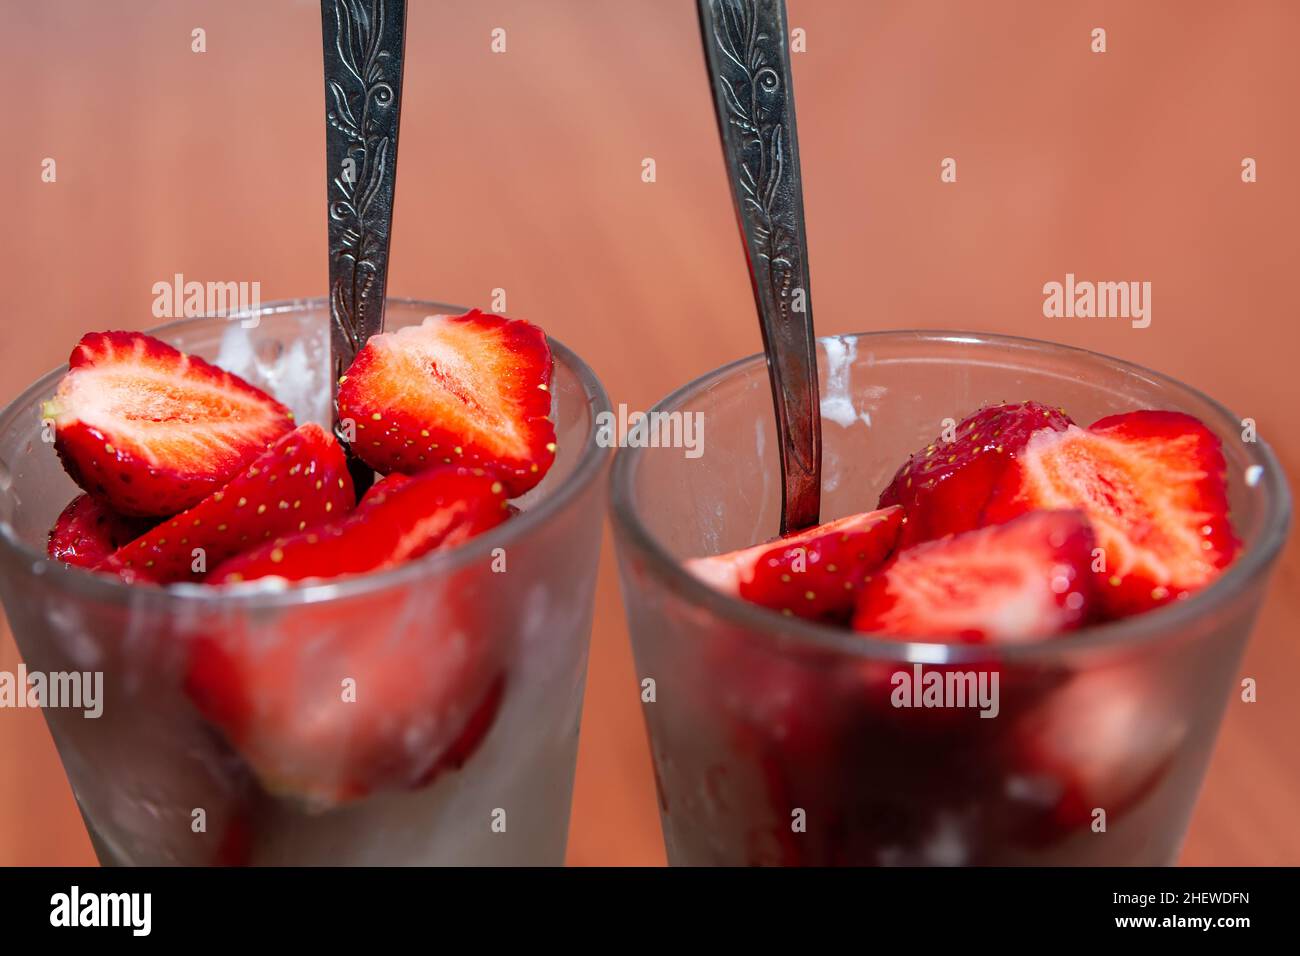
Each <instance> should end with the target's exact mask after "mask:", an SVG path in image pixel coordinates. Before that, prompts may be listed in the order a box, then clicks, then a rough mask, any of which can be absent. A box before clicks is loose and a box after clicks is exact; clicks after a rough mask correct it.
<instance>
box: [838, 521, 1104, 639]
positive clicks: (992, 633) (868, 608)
mask: <svg viewBox="0 0 1300 956" xmlns="http://www.w3.org/2000/svg"><path fill="white" fill-rule="evenodd" d="M1092 545H1093V537H1092V532H1091V530H1090V529H1089V528H1088V524H1087V522H1086V521H1085V520H1084V519H1083V516H1082V515H1080V514H1078V513H1076V512H1068V511H1049V512H1038V513H1035V514H1031V515H1026V516H1025V517H1023V518H1021V519H1020V520H1019V521H1014V522H1012V523H1010V524H1007V525H1000V526H998V527H993V528H982V529H980V530H977V531H967V532H965V533H964V534H959V535H956V536H954V537H950V538H942V539H940V540H938V541H930V542H927V543H925V544H919V545H916V546H915V547H912V548H908V549H907V550H905V551H901V552H899V554H898V556H897V557H896V558H895V559H894V560H893V561H891V562H890V563H889V564H888V565H886V566H885V567H884V568H883V569H882V570H881V571H879V572H878V573H876V574H873V575H871V576H870V577H868V579H867V580H866V582H865V584H864V586H863V591H862V596H861V598H860V599H859V601H858V609H857V613H856V614H855V615H854V617H853V627H854V628H855V629H856V630H859V631H870V632H880V633H881V634H882V635H884V636H898V637H912V636H916V637H930V636H934V637H953V638H958V639H960V640H962V641H966V642H970V643H984V642H986V641H992V642H994V643H1020V642H1025V641H1032V640H1037V639H1040V638H1044V637H1048V636H1050V635H1052V634H1056V633H1058V632H1059V631H1065V630H1069V629H1071V628H1074V627H1078V626H1079V625H1080V624H1081V623H1082V622H1083V621H1084V619H1085V617H1086V615H1087V612H1088V604H1089V600H1090V598H1091V589H1092V576H1091V574H1090V572H1089V561H1090V560H1091V557H1092Z"/></svg>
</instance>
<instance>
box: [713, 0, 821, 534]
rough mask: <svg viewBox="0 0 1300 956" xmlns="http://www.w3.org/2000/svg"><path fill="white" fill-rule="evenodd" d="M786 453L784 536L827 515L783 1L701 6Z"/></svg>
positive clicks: (735, 0)
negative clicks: (823, 501)
mask: <svg viewBox="0 0 1300 956" xmlns="http://www.w3.org/2000/svg"><path fill="white" fill-rule="evenodd" d="M698 3H699V11H700V33H701V36H702V37H703V40H704V52H705V59H706V61H707V63H708V69H709V80H710V83H711V85H712V87H713V105H714V107H715V108H716V110H717V115H718V128H719V130H720V132H721V135H722V152H723V156H724V158H725V160H726V164H727V175H728V177H729V178H730V180H731V190H732V195H733V198H734V199H735V203H736V215H737V218H738V219H739V220H740V229H741V233H742V235H743V238H744V241H745V251H746V253H747V258H748V261H749V275H750V279H751V281H752V282H753V286H754V302H755V303H756V305H757V306H758V318H759V324H760V325H761V326H762V329H763V347H764V349H765V350H766V353H767V368H768V374H769V376H770V378H771V382H772V398H773V401H774V403H775V405H776V425H777V439H778V441H779V443H780V449H781V486H782V492H783V497H782V501H781V533H782V534H786V533H788V532H790V531H797V530H799V529H801V528H806V527H809V526H811V525H815V524H817V521H818V515H819V513H820V511H821V457H822V453H821V403H820V399H819V393H818V383H817V352H816V346H815V341H814V336H813V314H812V301H811V297H810V294H809V286H808V240H807V237H806V236H805V234H804V214H803V188H802V184H801V181H800V175H799V140H798V137H797V135H796V132H795V120H794V87H793V86H792V84H791V80H790V57H789V50H788V37H789V33H788V30H787V26H786V15H785V2H784V0H698Z"/></svg>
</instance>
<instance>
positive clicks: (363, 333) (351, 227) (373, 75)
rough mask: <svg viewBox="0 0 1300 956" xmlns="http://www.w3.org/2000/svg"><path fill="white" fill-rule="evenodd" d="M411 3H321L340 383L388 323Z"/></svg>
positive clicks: (388, 0) (332, 298) (332, 280)
mask: <svg viewBox="0 0 1300 956" xmlns="http://www.w3.org/2000/svg"><path fill="white" fill-rule="evenodd" d="M405 6H406V5H405V0H368V2H367V0H322V2H321V19H322V23H323V25H324V30H325V40H326V42H325V106H326V119H327V122H328V124H329V129H328V131H327V136H326V162H327V164H328V165H327V169H328V171H329V175H330V184H329V193H330V196H329V199H330V203H329V233H330V314H331V317H332V319H333V342H334V362H335V370H334V371H335V378H337V377H338V375H339V374H341V372H342V371H343V368H345V367H346V365H347V364H349V363H350V362H351V358H352V356H353V355H355V354H356V352H357V350H358V349H359V348H360V347H361V345H362V344H364V342H365V340H366V339H367V338H368V337H369V336H370V335H372V334H374V333H375V332H377V331H379V326H380V324H381V322H382V319H383V296H384V286H385V278H386V274H387V260H388V240H389V229H390V227H391V224H392V209H393V190H394V185H395V182H394V180H395V174H396V158H397V156H396V154H397V121H398V105H399V103H400V98H401V80H402V64H401V50H402V42H403V34H404V32H405V24H406V9H405Z"/></svg>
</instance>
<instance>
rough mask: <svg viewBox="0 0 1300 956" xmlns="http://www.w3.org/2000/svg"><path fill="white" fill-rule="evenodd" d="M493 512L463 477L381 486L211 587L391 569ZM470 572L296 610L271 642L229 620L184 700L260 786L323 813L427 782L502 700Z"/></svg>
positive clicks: (203, 649)
mask: <svg viewBox="0 0 1300 956" xmlns="http://www.w3.org/2000/svg"><path fill="white" fill-rule="evenodd" d="M390 484H391V485H392V486H393V487H388V486H389V485H390ZM504 504H505V499H504V489H502V487H501V483H500V482H499V481H497V480H496V479H495V478H494V477H492V476H490V475H483V474H474V473H473V472H471V471H469V470H467V469H460V468H442V469H437V470H435V471H431V472H427V473H425V474H422V475H419V476H417V477H415V478H411V479H406V478H404V477H402V478H397V479H386V480H385V481H382V482H380V483H379V484H377V485H376V486H375V488H374V489H372V491H371V493H370V494H369V495H367V498H366V500H365V502H363V503H362V504H361V505H359V506H358V507H357V510H356V511H355V512H354V513H353V515H352V516H351V517H349V518H348V519H347V520H345V521H343V522H338V523H335V524H331V525H325V526H322V527H318V528H316V529H314V530H312V531H309V532H306V533H304V534H299V535H293V536H291V537H289V538H285V539H282V540H281V541H278V542H275V543H274V544H273V545H271V546H269V547H263V548H260V549H258V550H256V551H253V552H250V553H249V554H247V555H243V556H240V557H238V558H235V559H234V560H232V561H230V562H228V563H227V564H226V565H224V566H223V567H222V568H219V569H217V571H216V572H214V574H213V578H214V580H217V581H219V582H224V583H233V582H236V581H239V580H249V579H252V578H261V577H268V576H272V575H274V576H277V577H280V578H288V579H290V580H301V579H304V578H313V577H325V576H332V575H337V574H346V573H352V572H359V571H365V570H373V569H379V568H384V567H388V566H390V565H392V564H396V563H397V562H399V561H403V560H408V559H411V558H414V557H417V556H419V555H421V554H425V553H428V552H430V551H434V550H439V549H443V548H450V547H453V546H454V545H456V544H458V543H460V542H462V541H464V540H465V539H466V538H468V537H470V536H471V535H473V534H476V533H478V532H479V531H483V530H485V529H487V528H489V527H492V526H493V525H495V524H497V523H499V522H500V521H502V520H504V518H505V514H506V512H505V509H504V507H503V505H504ZM478 577H480V578H481V577H482V575H481V574H479V575H478ZM472 578H473V576H472V575H471V576H467V577H465V578H460V577H458V576H457V573H452V574H451V575H449V576H446V577H439V578H436V579H430V580H425V581H419V582H415V583H408V584H407V585H405V586H402V587H397V588H390V589H386V590H382V591H378V592H374V593H363V594H361V595H359V596H357V597H353V598H343V599H340V600H339V601H338V602H330V603H329V604H327V605H320V606H319V607H308V608H304V609H302V610H300V611H298V612H296V613H295V614H293V615H291V616H290V617H288V618H286V619H285V620H284V621H283V622H282V623H281V624H280V625H279V626H277V627H276V628H275V630H274V632H273V633H272V632H268V631H266V630H265V629H263V630H259V626H260V625H259V624H258V622H256V621H246V620H244V619H243V617H240V618H238V619H236V620H235V621H234V622H233V625H232V626H230V627H226V628H222V629H220V630H217V629H214V631H213V633H212V635H211V636H210V637H204V638H200V639H198V640H196V641H195V642H194V643H193V645H192V648H191V658H190V664H189V671H188V676H187V681H186V688H187V691H188V692H189V694H190V698H191V699H192V700H193V701H194V702H195V704H196V706H197V707H198V709H199V711H200V713H202V714H203V715H204V716H205V717H206V718H207V719H208V720H210V721H211V722H212V723H214V724H215V725H216V726H217V727H218V728H219V729H220V730H221V731H222V733H223V734H224V735H225V737H226V738H227V739H228V740H229V741H230V743H231V744H232V745H233V746H234V747H235V748H236V749H237V750H239V752H240V753H241V754H242V755H243V756H244V759H245V760H247V761H248V763H249V765H250V766H251V767H252V768H253V769H254V771H255V772H256V773H257V775H258V777H259V779H260V780H261V781H262V783H263V785H264V786H266V787H267V788H268V789H270V790H271V791H272V792H275V793H281V794H291V795H294V796H297V797H299V798H302V799H304V800H306V801H308V802H311V803H316V804H324V805H332V804H336V803H341V802H345V801H348V800H351V799H355V798H357V797H360V796H363V795H365V794H367V793H370V792H373V791H375V790H381V789H405V788H416V787H421V786H424V785H426V784H428V783H429V782H431V781H432V780H433V779H434V778H435V777H436V776H438V775H439V774H440V773H442V772H445V771H448V770H453V769H456V768H458V767H459V766H461V765H462V764H463V763H464V762H465V761H466V760H468V759H469V757H470V756H471V755H472V754H473V752H474V751H475V749H476V748H477V746H478V744H479V742H480V741H481V739H482V738H483V737H484V736H485V735H486V734H487V732H488V730H489V729H490V727H491V725H492V723H493V721H494V719H495V715H496V710H497V707H498V706H499V704H500V697H501V688H502V680H503V678H502V672H501V662H500V661H499V660H497V657H496V654H497V650H498V649H499V648H500V647H502V646H504V644H505V642H504V641H500V640H497V639H496V638H495V636H494V635H493V634H492V633H491V627H490V626H489V625H486V624H480V623H479V620H480V617H481V615H478V614H477V613H476V612H475V610H474V608H475V607H477V606H478V605H477V603H476V602H481V601H483V600H485V598H484V596H483V595H482V594H481V593H479V594H478V595H477V596H475V595H474V593H473V592H472V588H473V587H475V585H474V584H473V580H472ZM480 587H481V586H480ZM467 589H470V590H467ZM349 682H350V683H349ZM348 687H350V688H352V689H353V690H354V691H355V694H354V695H353V696H352V697H351V698H349V697H348V696H347V695H346V694H344V693H341V689H346V688H348Z"/></svg>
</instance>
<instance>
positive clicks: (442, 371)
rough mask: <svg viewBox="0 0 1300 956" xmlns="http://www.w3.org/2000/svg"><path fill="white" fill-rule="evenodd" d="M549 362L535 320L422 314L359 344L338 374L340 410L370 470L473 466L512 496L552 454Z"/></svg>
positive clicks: (535, 477) (535, 478) (541, 471)
mask: <svg viewBox="0 0 1300 956" xmlns="http://www.w3.org/2000/svg"><path fill="white" fill-rule="evenodd" d="M553 364H554V363H553V362H552V360H551V350H550V347H549V346H548V345H547V343H546V335H545V333H543V332H542V330H541V329H539V328H537V326H535V325H530V324H529V323H527V322H524V321H522V320H519V319H507V318H505V317H504V316H500V315H485V314H483V313H482V312H479V311H478V310H477V309H475V310H473V311H470V312H467V313H465V314H464V315H431V316H428V317H427V318H426V319H425V320H424V322H423V323H422V324H420V325H418V326H411V327H409V328H404V329H399V330H398V331H396V332H390V333H386V334H384V335H376V336H374V337H372V338H371V339H370V341H368V342H367V343H366V345H365V347H364V348H363V349H362V350H361V351H360V352H359V353H357V357H356V359H355V361H353V363H352V367H351V368H349V369H348V371H347V374H346V375H344V376H343V377H342V378H341V379H340V380H339V382H340V386H339V397H338V403H339V416H340V419H341V420H342V421H344V422H345V423H346V422H347V421H348V420H351V421H352V422H353V423H354V424H355V426H356V440H355V441H354V442H353V445H352V447H353V450H354V451H355V452H356V454H357V456H358V457H360V458H361V459H362V460H363V461H364V462H365V463H366V464H368V465H370V466H371V467H372V468H374V469H375V470H376V471H379V472H383V473H385V474H387V473H390V472H404V473H406V474H416V473H418V472H421V471H424V470H426V469H428V468H431V467H433V466H435V465H440V464H449V465H450V464H455V465H465V466H470V467H480V468H484V469H487V470H489V471H491V472H493V473H494V474H496V475H497V477H498V478H500V479H501V481H502V482H503V483H504V484H505V486H506V489H507V491H508V492H509V497H512V498H513V497H516V496H518V495H521V494H523V493H524V492H525V491H527V490H528V489H529V488H532V487H533V486H534V485H536V484H537V483H538V482H539V481H541V480H542V478H543V476H544V475H545V474H546V472H547V470H548V469H549V468H550V467H551V463H552V462H553V461H554V460H555V426H554V425H553V424H552V423H551V421H550V419H549V418H548V417H547V416H548V415H549V414H550V410H551V395H550V387H551V373H552V370H553Z"/></svg>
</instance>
